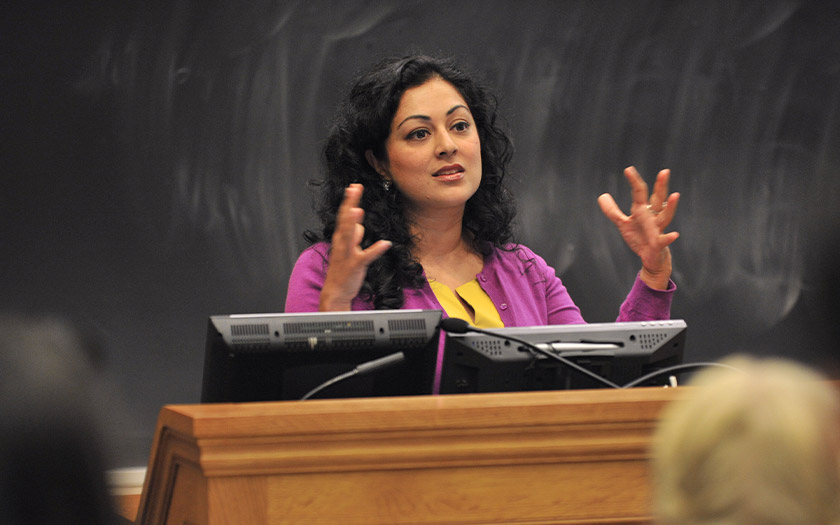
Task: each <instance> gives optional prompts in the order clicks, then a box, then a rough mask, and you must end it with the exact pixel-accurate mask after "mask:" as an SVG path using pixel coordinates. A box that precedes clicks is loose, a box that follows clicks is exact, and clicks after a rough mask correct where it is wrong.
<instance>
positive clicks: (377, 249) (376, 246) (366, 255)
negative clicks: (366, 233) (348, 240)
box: [362, 240, 392, 266]
mask: <svg viewBox="0 0 840 525" xmlns="http://www.w3.org/2000/svg"><path fill="white" fill-rule="evenodd" d="M391 246H392V243H391V241H385V240H380V241H376V242H375V243H373V244H371V245H370V246H368V248H367V249H366V250H364V251H363V252H362V256H363V261H364V265H365V266H368V265H370V263H372V262H373V261H375V260H376V259H379V258H380V257H381V256H382V254H384V253H385V252H387V251H388V250H389V249H390V248H391Z"/></svg>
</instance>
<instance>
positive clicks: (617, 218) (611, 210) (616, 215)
mask: <svg viewBox="0 0 840 525" xmlns="http://www.w3.org/2000/svg"><path fill="white" fill-rule="evenodd" d="M598 206H600V207H601V211H602V212H603V213H604V215H606V216H607V218H608V219H609V220H611V221H612V222H613V223H615V224H616V225H618V224H621V223H622V222H623V221H625V220H627V216H626V215H624V212H622V211H621V208H619V207H618V204H616V203H615V199H613V197H612V195H610V194H609V193H604V194H602V195H601V196H599V197H598Z"/></svg>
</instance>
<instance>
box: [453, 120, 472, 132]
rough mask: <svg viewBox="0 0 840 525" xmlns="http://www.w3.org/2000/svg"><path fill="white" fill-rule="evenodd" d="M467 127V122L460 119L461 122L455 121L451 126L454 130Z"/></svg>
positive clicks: (461, 129) (462, 129)
mask: <svg viewBox="0 0 840 525" xmlns="http://www.w3.org/2000/svg"><path fill="white" fill-rule="evenodd" d="M469 127H470V124H469V122H464V121H461V122H456V123H455V124H454V125H453V126H452V129H454V130H455V131H466V130H468V129H469Z"/></svg>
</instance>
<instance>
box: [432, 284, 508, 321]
mask: <svg viewBox="0 0 840 525" xmlns="http://www.w3.org/2000/svg"><path fill="white" fill-rule="evenodd" d="M429 285H430V286H431V287H432V291H433V292H434V293H435V297H437V300H438V302H439V303H440V305H441V306H443V309H444V310H445V311H446V315H448V316H449V317H457V318H458V319H463V320H464V321H467V322H468V323H470V324H471V325H473V326H475V327H477V328H503V327H504V326H505V324H504V323H503V322H502V318H501V317H499V311H498V310H496V306H495V305H494V304H493V301H491V300H490V296H489V295H487V292H485V291H484V290H483V289H482V288H481V285H479V284H478V280H476V279H473V280H472V281H470V282H468V283H464V284H462V285H461V286H459V287H458V288H456V289H455V290H452V289H451V288H450V287H448V286H446V285H445V284H441V283H439V282H437V281H433V280H431V279H430V280H429ZM456 294H457V295H456ZM459 297H460V300H459V299H458V298H459ZM461 301H464V303H467V304H468V305H469V306H470V307H471V308H472V310H473V312H475V322H473V321H472V319H471V318H470V314H469V312H467V309H466V308H465V307H464V305H463V303H461Z"/></svg>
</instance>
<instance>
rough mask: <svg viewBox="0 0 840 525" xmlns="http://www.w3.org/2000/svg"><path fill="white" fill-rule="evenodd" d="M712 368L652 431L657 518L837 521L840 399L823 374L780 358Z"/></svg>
mask: <svg viewBox="0 0 840 525" xmlns="http://www.w3.org/2000/svg"><path fill="white" fill-rule="evenodd" d="M724 363H725V364H728V365H730V366H732V367H734V368H735V369H737V370H733V369H726V368H713V369H707V370H704V371H703V372H701V373H699V374H697V376H696V377H695V378H694V380H693V381H692V382H691V383H690V384H691V385H692V386H694V387H696V388H694V389H691V390H687V393H686V397H685V398H682V399H680V400H678V401H675V402H674V403H672V404H671V405H669V406H668V407H666V409H665V411H664V412H663V414H662V417H661V420H660V423H659V427H658V428H657V431H656V433H655V435H654V440H653V480H654V508H655V513H656V515H657V517H658V522H659V523H661V524H666V525H672V524H680V525H692V524H697V525H699V524H711V523H715V524H718V525H721V524H731V525H736V524H768V525H769V524H779V525H782V524H804V523H808V524H837V523H840V458H839V457H838V456H839V455H840V402H838V395H837V392H836V391H835V389H834V387H832V386H831V385H830V384H829V383H828V382H827V381H826V378H824V377H823V376H821V375H820V374H818V373H817V372H815V371H813V370H810V369H808V368H806V367H804V366H802V365H798V364H795V363H793V362H790V361H786V360H781V359H765V360H757V359H752V358H748V357H736V358H731V359H728V360H726V361H724Z"/></svg>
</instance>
